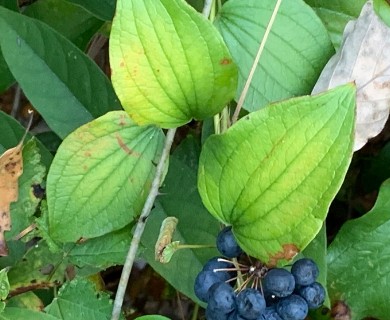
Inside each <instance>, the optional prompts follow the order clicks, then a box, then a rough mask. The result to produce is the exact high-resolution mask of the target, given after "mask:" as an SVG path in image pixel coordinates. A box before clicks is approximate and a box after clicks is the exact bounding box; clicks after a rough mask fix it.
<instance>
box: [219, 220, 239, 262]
mask: <svg viewBox="0 0 390 320" xmlns="http://www.w3.org/2000/svg"><path fill="white" fill-rule="evenodd" d="M217 249H218V251H219V252H220V253H221V254H222V255H223V256H225V257H228V258H237V257H238V256H239V255H240V254H241V253H242V249H241V248H240V246H239V245H238V243H237V241H236V238H235V237H234V234H233V232H232V227H225V228H223V229H222V230H221V231H220V232H219V234H218V236H217Z"/></svg>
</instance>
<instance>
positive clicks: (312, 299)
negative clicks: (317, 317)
mask: <svg viewBox="0 0 390 320" xmlns="http://www.w3.org/2000/svg"><path fill="white" fill-rule="evenodd" d="M298 293H299V295H300V296H301V297H302V298H303V299H305V300H306V302H307V305H308V306H309V309H317V308H319V307H320V306H322V304H323V303H324V301H325V289H324V287H323V286H322V285H321V284H320V283H318V282H314V283H312V284H311V285H308V286H304V287H300V288H299V290H298Z"/></svg>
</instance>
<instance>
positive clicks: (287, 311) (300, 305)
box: [276, 294, 308, 320]
mask: <svg viewBox="0 0 390 320" xmlns="http://www.w3.org/2000/svg"><path fill="white" fill-rule="evenodd" d="M276 311H277V312H278V314H279V316H280V317H281V318H282V319H283V320H304V319H305V318H306V316H307V313H308V306H307V303H306V301H305V299H303V298H302V297H300V296H298V295H296V294H292V295H291V296H288V297H286V298H284V299H281V300H280V301H279V302H278V303H277V304H276Z"/></svg>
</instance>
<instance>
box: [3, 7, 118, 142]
mask: <svg viewBox="0 0 390 320" xmlns="http://www.w3.org/2000/svg"><path fill="white" fill-rule="evenodd" d="M0 29H1V33H0V46H1V50H2V52H3V55H4V58H5V60H6V61H7V64H8V66H9V68H10V70H11V72H12V73H13V75H14V77H15V79H16V80H17V81H18V82H19V84H20V86H21V87H22V89H23V92H24V93H25V94H26V96H27V98H28V99H29V100H30V102H31V103H32V104H33V105H34V107H35V108H36V109H37V110H38V112H39V113H40V114H41V115H42V116H43V117H44V119H45V120H46V122H47V123H48V125H49V127H50V128H51V129H52V130H53V131H54V132H55V133H57V134H58V135H59V136H60V137H61V138H64V137H65V136H66V135H68V134H69V133H70V132H72V131H73V130H74V129H76V128H77V127H79V126H80V125H82V124H84V123H86V122H89V121H91V120H92V119H93V118H94V117H98V116H100V115H102V114H105V113H106V112H108V111H110V110H113V109H120V104H119V102H118V100H117V97H116V95H115V93H114V91H113V89H112V86H111V83H110V82H109V80H108V79H107V77H106V76H105V75H104V74H103V72H102V71H101V70H100V69H99V67H98V66H97V65H96V64H95V63H94V62H93V61H92V60H91V59H90V58H88V57H87V56H86V55H85V54H84V53H83V52H81V51H80V50H79V49H78V48H77V47H76V46H75V45H73V44H72V43H71V42H70V41H69V40H67V39H66V38H64V37H63V36H61V35H60V34H58V33H57V32H56V31H54V30H53V29H51V28H50V27H48V26H47V25H45V24H44V23H42V22H40V21H37V20H34V19H31V18H28V17H25V16H22V15H21V14H18V13H14V12H12V11H9V10H7V9H4V8H2V7H0ZM26 61H28V63H26ZM37 75H39V76H37Z"/></svg>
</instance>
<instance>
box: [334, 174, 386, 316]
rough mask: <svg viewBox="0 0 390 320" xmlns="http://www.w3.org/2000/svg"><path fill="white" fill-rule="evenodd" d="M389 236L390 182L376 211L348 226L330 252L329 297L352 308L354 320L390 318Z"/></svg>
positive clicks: (373, 209) (377, 202)
mask: <svg viewBox="0 0 390 320" xmlns="http://www.w3.org/2000/svg"><path fill="white" fill-rule="evenodd" d="M389 233H390V180H386V181H385V182H384V183H383V184H382V186H381V188H380V190H379V195H378V199H377V201H376V203H375V206H374V208H372V210H371V211H370V212H368V213H367V214H365V215H364V216H363V217H361V218H358V219H355V220H351V221H348V222H347V223H345V224H344V225H343V226H342V228H341V230H340V231H339V233H338V234H337V236H336V238H335V239H334V240H333V242H332V243H331V245H330V246H329V249H328V256H327V258H328V259H327V260H328V290H329V294H330V296H331V299H332V300H333V301H336V300H342V301H344V302H345V303H346V304H347V305H348V306H349V307H350V309H351V312H352V314H353V319H362V318H365V317H373V318H377V319H387V318H388V317H389V310H390V309H389V298H388V297H389V295H390V287H389V285H388V283H390V265H389V255H390V238H389ZM367 284H369V285H367Z"/></svg>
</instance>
